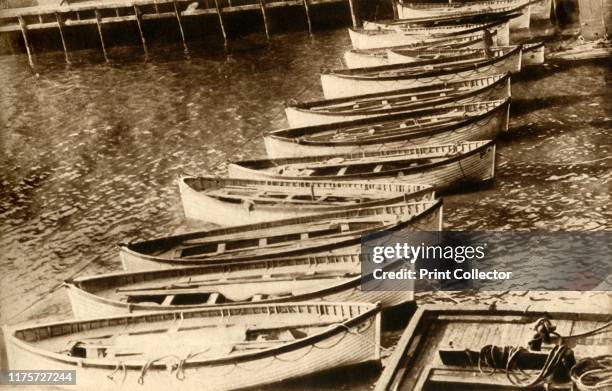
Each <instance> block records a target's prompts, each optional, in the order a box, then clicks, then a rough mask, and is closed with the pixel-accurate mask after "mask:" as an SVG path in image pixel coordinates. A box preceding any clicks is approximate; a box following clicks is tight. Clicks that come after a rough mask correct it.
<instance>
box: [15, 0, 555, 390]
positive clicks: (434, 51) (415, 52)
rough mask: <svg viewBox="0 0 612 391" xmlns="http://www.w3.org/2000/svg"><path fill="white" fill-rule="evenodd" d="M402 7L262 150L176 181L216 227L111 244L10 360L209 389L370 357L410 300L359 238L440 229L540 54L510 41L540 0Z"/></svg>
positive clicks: (92, 375) (482, 174)
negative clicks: (374, 278)
mask: <svg viewBox="0 0 612 391" xmlns="http://www.w3.org/2000/svg"><path fill="white" fill-rule="evenodd" d="M543 4H544V5H543ZM397 7H398V12H399V15H400V16H401V17H403V18H404V19H398V20H389V21H382V22H380V21H379V22H366V23H365V24H364V28H363V29H359V30H357V29H351V30H349V33H350V36H351V41H352V43H353V48H352V49H351V50H349V51H348V52H346V54H345V57H344V60H345V62H346V65H347V67H346V68H345V69H336V70H331V71H328V72H326V73H324V74H322V75H321V82H322V86H323V91H324V96H325V99H324V100H318V101H309V102H292V103H290V104H288V106H287V108H286V114H287V119H288V122H289V124H290V128H287V129H282V130H276V131H271V132H268V133H266V134H265V135H264V143H265V147H266V151H267V154H268V156H267V157H266V158H262V159H256V160H243V161H235V162H231V163H230V164H229V166H228V176H227V177H214V176H193V175H183V176H181V177H180V178H179V189H180V193H181V197H182V202H183V206H184V211H185V215H186V217H187V218H189V219H196V220H203V221H207V222H211V223H214V224H217V225H218V226H220V227H218V228H212V229H208V230H204V231H198V232H192V233H188V234H181V235H174V236H167V237H162V238H155V239H150V240H143V241H135V242H130V243H125V244H121V245H120V258H121V262H122V265H123V268H124V269H125V271H121V272H116V273H110V274H104V275H96V276H86V277H79V278H75V279H73V280H71V281H67V282H66V285H65V286H66V288H67V289H66V291H67V292H68V296H69V298H70V302H71V305H72V309H73V313H74V315H75V317H76V319H77V320H68V321H64V322H59V323H50V324H45V325H35V326H15V327H12V328H10V329H8V330H7V331H6V332H5V336H6V339H7V350H8V356H9V365H10V367H11V368H15V369H38V368H50V369H75V370H76V371H77V379H78V384H79V385H80V386H81V387H82V388H83V389H97V390H111V389H115V388H117V387H118V386H119V385H121V384H126V385H135V384H143V385H144V386H146V389H152V390H168V389H173V388H176V387H177V386H178V387H180V388H181V389H196V388H197V389H203V388H204V389H215V390H216V389H236V388H243V387H250V386H257V385H260V384H266V383H274V382H277V381H280V380H283V379H288V378H293V377H298V376H302V375H306V374H309V373H314V372H318V371H323V370H328V369H330V368H334V367H339V366H346V365H353V364H359V363H363V362H368V361H379V360H380V335H381V334H380V328H381V323H380V310H381V309H385V308H389V307H394V306H397V305H400V304H403V303H407V302H411V301H413V300H414V297H413V293H412V292H410V291H378V292H375V291H361V290H360V289H359V287H360V282H361V275H360V273H361V263H362V262H365V261H367V260H365V259H364V256H363V255H362V254H360V249H361V237H362V236H363V235H364V234H367V233H372V232H394V231H398V230H415V231H418V230H422V231H439V230H441V228H442V201H441V200H440V199H438V198H437V197H436V195H437V194H439V193H440V192H444V191H447V190H448V189H451V188H456V187H457V186H459V185H464V184H466V183H480V182H483V181H489V180H492V179H493V178H494V175H495V141H494V140H495V138H496V137H497V136H499V135H501V134H504V133H506V132H508V120H509V108H510V98H511V91H510V77H511V74H513V73H517V72H520V71H521V68H522V67H523V66H525V65H528V64H537V63H542V62H543V61H544V54H543V50H544V46H543V45H542V44H530V45H512V44H511V43H510V35H511V31H513V30H514V28H517V27H518V28H523V27H528V24H529V19H530V11H531V10H534V9H537V7H546V0H543V1H540V2H538V3H530V2H527V1H524V0H494V1H473V2H465V3H464V2H460V3H452V4H446V3H444V4H440V5H439V6H438V5H436V6H433V5H431V4H415V3H406V2H399V3H397ZM548 9H549V10H550V2H548ZM544 13H545V12H544ZM531 15H535V13H531ZM394 376H395V375H394ZM385 378H389V376H388V375H386V377H385Z"/></svg>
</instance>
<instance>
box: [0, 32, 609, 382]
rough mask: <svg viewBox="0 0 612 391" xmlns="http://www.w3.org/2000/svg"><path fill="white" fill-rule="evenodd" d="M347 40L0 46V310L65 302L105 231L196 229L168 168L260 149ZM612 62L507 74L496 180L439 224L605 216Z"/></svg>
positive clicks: (601, 219) (459, 198) (106, 265)
mask: <svg viewBox="0 0 612 391" xmlns="http://www.w3.org/2000/svg"><path fill="white" fill-rule="evenodd" d="M348 44H349V40H348V36H347V34H346V30H344V29H339V30H335V31H328V32H317V34H316V36H315V37H314V38H313V39H310V38H309V37H308V35H307V34H304V33H292V34H287V35H275V36H274V42H273V44H272V45H271V47H268V46H267V45H264V44H262V42H260V41H259V35H258V36H256V37H246V38H243V39H242V40H241V41H239V42H236V43H235V48H234V51H233V53H232V55H231V56H225V55H223V54H222V52H214V53H212V54H211V53H207V52H205V51H204V49H203V48H197V47H192V51H193V52H195V53H196V54H194V55H193V56H192V59H191V60H189V61H186V60H184V59H183V58H182V54H181V51H180V48H178V47H177V48H176V50H172V49H159V48H155V49H154V50H153V52H154V57H153V59H152V60H151V61H149V62H147V63H143V62H142V61H141V59H140V58H139V55H138V54H135V53H133V52H137V51H138V48H134V49H133V50H130V51H128V52H129V53H120V52H116V51H115V53H111V56H112V57H114V58H125V57H126V55H128V54H129V55H130V56H131V57H132V58H129V59H128V60H127V61H125V62H123V63H114V64H112V65H106V64H103V63H100V62H98V60H99V58H98V57H99V55H98V54H97V53H96V54H95V55H94V54H91V55H90V54H87V53H78V54H77V58H76V61H77V62H80V64H78V65H76V66H72V67H65V66H64V65H63V64H62V61H63V57H62V55H61V54H58V55H55V54H54V55H50V56H48V57H43V58H37V64H38V65H37V66H38V69H37V72H38V73H39V76H38V77H36V76H34V75H33V74H32V72H31V71H30V70H29V69H28V67H27V60H26V58H25V57H24V56H9V57H1V58H0V78H1V80H0V96H1V98H0V99H1V103H0V105H1V107H0V119H1V121H2V126H1V127H0V143H1V152H0V159H1V168H0V185H1V186H0V216H1V218H0V246H1V247H2V249H3V251H2V255H0V271H1V274H0V275H1V277H0V287H1V290H0V314H1V315H0V317H1V319H0V320H1V321H2V323H14V322H17V321H23V320H27V319H41V318H43V317H46V316H50V317H51V318H61V317H65V316H68V315H69V314H70V312H69V307H68V303H67V301H66V299H65V297H64V294H63V292H61V289H59V290H58V289H55V290H54V291H53V292H54V293H53V294H50V295H48V292H49V291H50V290H53V289H54V288H57V287H58V286H59V284H60V283H61V281H62V280H64V279H66V278H69V277H71V276H74V275H76V274H80V273H87V274H92V273H98V272H107V271H111V270H116V269H118V268H119V263H118V259H117V251H116V249H115V248H114V245H115V243H117V242H119V241H125V240H132V239H136V238H146V237H151V236H154V235H163V234H171V233H174V232H178V231H186V230H189V229H193V227H189V226H187V225H185V223H184V222H183V216H182V211H181V207H180V204H179V202H178V201H179V199H178V191H177V188H176V185H175V178H176V176H177V175H178V174H179V173H181V172H190V173H222V170H223V165H224V162H225V161H227V159H230V158H233V159H238V158H247V157H255V156H258V155H261V154H263V152H264V149H263V144H262V142H261V140H260V139H259V138H258V136H259V134H260V133H261V132H262V131H264V130H267V129H274V128H278V127H282V126H285V125H286V123H285V120H284V114H283V101H284V100H287V99H290V98H300V99H310V98H315V97H320V96H321V91H320V86H319V83H318V72H319V71H320V70H321V69H322V68H325V67H327V68H330V67H336V66H338V65H339V59H340V57H341V54H342V52H343V51H344V50H345V49H346V48H347V47H348ZM198 53H200V55H198ZM58 64H59V65H58ZM608 74H609V68H608V67H607V66H605V65H602V64H584V65H581V66H567V67H559V68H557V67H553V66H548V67H544V68H542V69H540V70H538V71H537V72H533V73H530V74H529V75H524V76H521V77H522V80H518V81H515V82H514V83H513V86H512V89H513V99H514V103H513V105H514V108H513V111H514V115H513V117H512V121H511V127H512V128H513V132H514V135H513V137H509V138H508V139H507V140H503V141H501V143H500V145H499V147H498V151H499V157H498V163H499V164H498V171H497V180H496V182H495V184H494V186H493V187H491V188H488V189H485V190H482V191H480V192H477V193H475V192H474V193H470V194H467V195H455V196H452V197H449V198H448V199H447V200H446V202H445V212H446V226H447V227H449V228H452V229H456V230H476V229H480V230H491V229H501V230H511V229H541V230H581V229H587V230H602V229H606V230H610V229H612V218H611V213H612V212H611V211H610V205H611V202H610V186H611V176H612V174H611V170H610V166H611V164H612V161H611V160H610V159H609V158H610V156H611V155H612V151H611V148H612V130H611V126H610V125H611V123H612V119H611V116H612V115H611V114H610V107H609V104H608V103H607V102H609V95H607V94H608V92H607V85H606V81H607V76H608ZM366 377H368V378H370V377H372V376H369V375H366ZM372 378H374V377H372ZM364 387H365V386H364ZM290 388H291V387H290Z"/></svg>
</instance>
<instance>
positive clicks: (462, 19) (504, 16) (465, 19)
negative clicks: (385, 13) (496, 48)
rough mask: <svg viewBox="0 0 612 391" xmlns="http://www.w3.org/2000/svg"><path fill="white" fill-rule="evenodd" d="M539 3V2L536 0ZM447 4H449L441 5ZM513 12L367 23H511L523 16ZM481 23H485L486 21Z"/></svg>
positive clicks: (394, 24) (390, 24)
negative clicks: (477, 20)
mask: <svg viewBox="0 0 612 391" xmlns="http://www.w3.org/2000/svg"><path fill="white" fill-rule="evenodd" d="M536 1H538V0H536ZM441 4H447V3H441ZM513 12H514V11H513V10H504V11H501V12H492V11H484V10H483V11H473V12H472V13H465V14H462V15H456V16H441V15H437V16H430V17H420V18H414V19H410V18H398V19H382V20H380V21H367V22H368V23H373V24H384V25H388V26H401V25H403V24H428V23H431V25H433V26H437V25H439V23H441V24H444V23H447V24H449V25H453V24H455V23H457V22H459V23H469V22H470V21H474V20H475V19H476V18H480V19H481V20H482V18H483V17H485V18H491V19H492V20H500V21H504V22H509V21H510V20H512V19H514V18H517V17H519V16H521V13H520V12H516V13H513ZM481 23H485V22H484V21H483V22H481Z"/></svg>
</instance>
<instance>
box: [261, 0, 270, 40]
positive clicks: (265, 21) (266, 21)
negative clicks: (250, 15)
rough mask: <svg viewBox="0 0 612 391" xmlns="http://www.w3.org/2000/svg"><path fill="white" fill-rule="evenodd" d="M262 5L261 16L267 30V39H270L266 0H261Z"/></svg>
mask: <svg viewBox="0 0 612 391" xmlns="http://www.w3.org/2000/svg"><path fill="white" fill-rule="evenodd" d="M259 6H260V7H261V16H262V17H263V23H264V29H265V30H266V39H267V40H268V41H269V40H270V30H269V28H268V15H267V14H266V0H259Z"/></svg>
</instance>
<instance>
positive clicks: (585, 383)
mask: <svg viewBox="0 0 612 391" xmlns="http://www.w3.org/2000/svg"><path fill="white" fill-rule="evenodd" d="M570 378H571V379H572V383H573V384H574V387H575V389H576V390H579V391H594V390H610V389H612V355H609V354H608V355H604V356H599V357H593V358H585V359H583V360H580V361H578V362H577V363H576V365H574V366H573V367H572V369H571V371H570Z"/></svg>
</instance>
